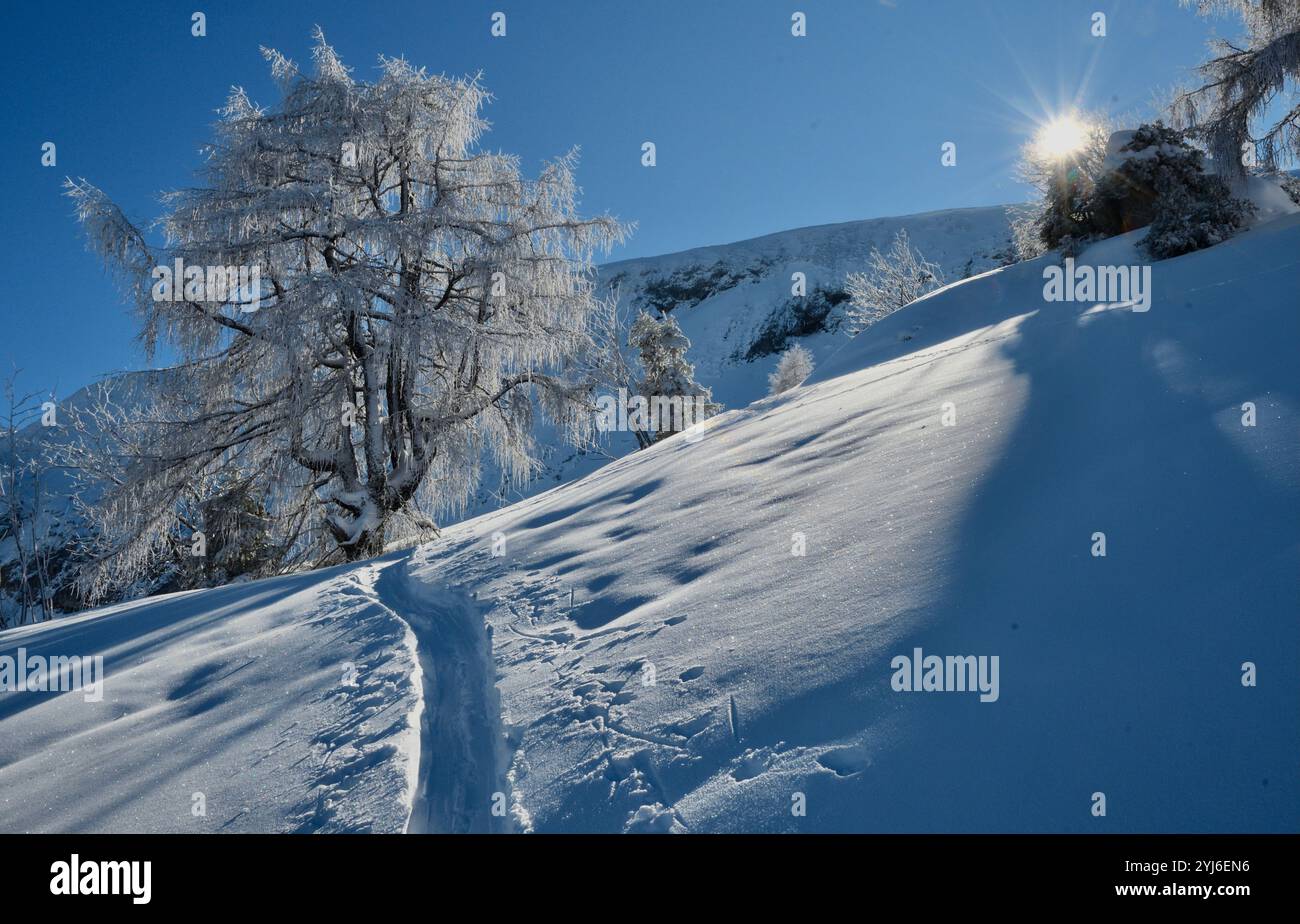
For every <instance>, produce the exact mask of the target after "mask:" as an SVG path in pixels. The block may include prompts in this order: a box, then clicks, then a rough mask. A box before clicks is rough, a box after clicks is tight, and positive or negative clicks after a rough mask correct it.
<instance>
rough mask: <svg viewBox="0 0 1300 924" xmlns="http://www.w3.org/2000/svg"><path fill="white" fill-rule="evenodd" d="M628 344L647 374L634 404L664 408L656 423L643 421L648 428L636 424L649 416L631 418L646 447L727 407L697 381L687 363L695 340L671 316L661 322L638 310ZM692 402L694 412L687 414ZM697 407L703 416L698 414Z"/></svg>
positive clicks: (635, 415) (656, 415) (639, 387)
mask: <svg viewBox="0 0 1300 924" xmlns="http://www.w3.org/2000/svg"><path fill="white" fill-rule="evenodd" d="M627 341H628V346H630V347H632V348H633V349H634V350H636V351H637V355H638V357H639V359H640V361H641V369H642V373H643V374H642V377H641V379H640V381H639V382H638V383H637V385H636V394H635V395H633V396H632V400H633V401H634V402H637V403H638V404H640V405H641V407H642V408H643V409H646V410H648V411H650V412H654V411H655V409H656V408H659V409H660V412H659V413H655V415H654V417H655V418H656V419H651V420H647V421H644V423H645V424H646V425H645V426H637V425H635V424H636V422H637V420H638V419H639V418H641V417H644V416H645V413H630V414H629V421H630V422H632V423H633V424H634V426H633V431H634V432H635V433H636V436H637V441H638V442H639V443H640V444H641V445H642V447H643V448H644V447H645V446H648V445H650V444H651V443H654V442H657V441H658V440H661V439H663V438H664V437H666V436H670V435H672V433H674V432H676V431H678V430H683V429H685V428H686V427H687V426H690V425H692V424H694V423H698V422H699V420H700V419H702V417H709V416H712V415H713V414H716V413H717V412H718V411H719V410H721V408H722V405H720V404H717V403H715V402H714V401H713V392H712V390H711V389H709V388H706V387H705V386H703V385H701V384H700V383H699V382H696V381H695V367H694V366H692V365H691V364H690V363H689V362H687V361H686V351H687V350H689V349H690V347H691V341H690V340H689V339H688V338H687V336H686V335H685V334H683V333H682V329H681V328H680V327H679V326H678V325H677V321H675V320H674V319H673V317H672V315H665V316H664V317H663V318H662V319H658V320H656V319H655V318H653V317H651V316H650V315H649V314H647V313H646V312H644V311H642V312H639V313H638V314H637V317H636V320H635V321H633V322H632V329H631V330H630V331H629V332H628V338H627ZM687 403H689V405H690V408H689V409H688V410H685V411H684V410H683V409H684V406H685V405H686V404H687ZM696 408H698V409H699V410H700V411H701V412H702V415H701V414H697V413H695V409H696ZM656 424H657V426H656Z"/></svg>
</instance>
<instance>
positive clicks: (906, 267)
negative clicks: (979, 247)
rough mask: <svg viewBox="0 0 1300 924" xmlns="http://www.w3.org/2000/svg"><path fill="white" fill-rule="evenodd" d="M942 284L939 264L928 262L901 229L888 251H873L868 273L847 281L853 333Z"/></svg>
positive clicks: (856, 274)
mask: <svg viewBox="0 0 1300 924" xmlns="http://www.w3.org/2000/svg"><path fill="white" fill-rule="evenodd" d="M943 284H944V279H943V271H942V270H940V269H939V266H938V264H936V263H930V262H929V261H927V260H926V259H925V257H924V256H923V255H922V254H921V252H920V251H919V250H917V249H916V248H915V247H913V246H912V245H911V242H910V241H909V240H908V237H907V232H906V231H904V230H901V229H900V230H899V232H898V233H897V234H895V235H894V241H893V243H892V244H890V246H889V250H888V252H886V253H881V252H880V250H879V249H878V248H875V247H873V248H871V255H870V256H869V257H868V258H867V269H866V271H865V272H858V273H850V274H849V275H848V276H846V277H845V279H844V289H845V291H846V292H848V293H849V306H848V309H847V311H846V314H847V315H848V318H849V322H850V331H851V333H853V334H857V333H859V332H860V331H862V330H864V329H866V328H867V327H869V326H871V325H872V324H874V323H875V322H877V321H879V320H880V319H881V318H883V317H886V316H887V315H890V314H893V313H894V312H895V311H897V310H898V309H899V308H902V307H903V306H904V305H908V304H911V303H912V302H914V301H916V300H917V299H918V298H920V297H921V296H922V295H924V294H925V293H927V292H930V291H932V290H934V289H937V288H939V287H940V286H942V285H943Z"/></svg>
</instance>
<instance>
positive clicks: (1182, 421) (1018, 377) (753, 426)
mask: <svg viewBox="0 0 1300 924" xmlns="http://www.w3.org/2000/svg"><path fill="white" fill-rule="evenodd" d="M1140 235H1141V232H1138V233H1137V234H1136V235H1129V236H1126V237H1125V238H1118V239H1114V240H1111V241H1107V242H1104V243H1102V244H1099V245H1097V246H1096V247H1094V248H1092V249H1091V250H1090V251H1088V252H1087V253H1085V254H1084V255H1083V257H1082V258H1081V262H1088V263H1104V264H1131V263H1137V262H1139V260H1138V258H1137V256H1136V253H1135V251H1134V240H1135V238H1136V237H1140ZM1045 265H1046V261H1045V260H1042V259H1040V260H1037V261H1032V262H1029V263H1024V264H1018V265H1015V266H1012V267H1008V268H1006V269H1001V270H995V271H992V272H989V273H987V274H984V275H982V276H979V277H977V278H974V279H970V280H967V281H965V282H962V283H959V284H956V285H952V286H950V287H948V288H946V289H944V290H942V291H940V292H937V293H934V294H932V295H930V296H928V297H927V298H925V299H923V300H921V301H919V302H917V303H915V304H913V305H912V306H909V307H908V308H906V309H904V310H903V311H900V312H898V313H897V314H895V315H894V316H892V317H890V318H888V319H886V320H884V321H882V322H880V323H879V324H878V325H876V326H875V327H873V328H872V329H871V330H869V331H868V332H867V333H865V334H864V335H862V336H860V337H859V338H857V339H854V340H852V341H844V342H842V343H841V344H840V348H839V349H838V350H836V351H834V355H833V356H832V355H830V353H829V352H828V353H827V354H825V355H824V356H823V357H822V360H823V361H822V365H821V368H820V369H819V370H818V371H817V372H816V373H815V374H814V377H813V379H812V380H811V381H810V382H809V383H808V384H806V385H805V386H803V387H801V388H799V389H796V390H794V391H792V392H789V393H786V394H784V395H782V396H780V397H779V398H775V399H770V398H769V399H763V400H760V401H758V402H756V403H754V404H751V405H749V406H747V407H743V408H740V409H736V410H732V411H729V412H727V413H726V414H724V415H721V416H720V417H717V418H714V419H712V420H710V421H709V423H708V425H707V428H706V431H705V433H704V434H703V438H702V439H699V440H698V441H695V442H692V441H690V440H687V439H686V438H685V437H684V436H682V435H678V436H675V437H673V438H671V439H668V440H666V441H664V442H662V443H660V444H658V445H657V446H655V447H653V448H652V449H650V450H647V451H644V452H639V453H635V454H633V455H630V456H627V457H624V458H621V459H619V460H617V461H615V462H612V463H610V464H609V465H607V466H605V467H604V468H602V469H601V470H599V471H597V472H595V473H594V474H592V475H590V476H588V477H586V478H584V479H583V480H581V481H579V482H576V483H572V484H566V485H563V486H561V487H558V488H556V489H554V490H551V491H549V492H547V493H545V494H541V495H538V496H536V497H533V498H530V499H528V500H525V501H523V502H522V503H519V504H517V505H515V506H513V507H511V508H508V509H506V510H503V511H499V512H496V513H492V514H489V515H486V516H482V517H479V518H477V519H474V520H471V521H468V522H465V523H461V524H458V525H456V526H455V527H452V528H451V529H449V530H447V531H446V533H445V534H444V538H443V539H442V540H441V541H439V542H437V543H434V544H430V545H426V546H423V547H420V548H417V549H414V550H410V551H406V552H400V553H394V554H393V555H390V556H388V557H386V558H384V559H380V560H378V561H376V562H369V563H364V564H362V565H358V566H354V567H351V568H342V569H335V570H333V571H330V572H321V573H315V574H307V575H299V576H295V577H290V578H279V579H273V580H269V581H261V582H256V583H250V584H245V585H240V586H234V587H228V588H222V589H219V590H213V591H207V592H201V593H192V594H184V595H175V596H173V597H169V598H162V599H155V600H147V601H141V602H139V603H135V604H130V605H127V606H122V607H115V608H111V609H108V610H103V611H97V612H94V613H90V614H86V615H84V616H81V617H77V618H75V619H72V620H66V621H60V622H58V623H55V624H52V625H45V626H41V627H36V628H24V629H19V630H11V631H9V632H5V633H0V655H3V654H12V653H13V651H14V649H16V648H17V647H18V646H19V645H25V646H26V647H27V648H29V649H32V648H37V647H39V648H41V649H42V650H46V651H57V652H58V653H66V654H77V653H83V654H84V653H103V654H104V655H105V662H106V672H107V680H106V694H105V697H104V701H103V702H102V703H100V704H85V703H83V701H82V698H81V697H80V696H79V695H77V694H63V695H41V694H0V830H5V831H10V830H354V829H366V830H399V829H401V828H402V827H403V826H404V825H405V824H406V821H407V815H408V813H410V814H413V815H414V817H413V818H411V820H410V827H411V829H412V830H499V829H517V830H535V831H623V830H626V831H668V830H687V831H838V830H852V831H859V830H873V831H875V830H880V831H931V830H952V831H968V830H969V831H1203V830H1208V831H1237V830H1241V831H1281V830H1294V829H1295V828H1296V826H1297V824H1300V768H1298V767H1297V765H1296V762H1295V753H1296V747H1297V744H1300V704H1298V703H1297V701H1296V698H1295V695H1294V694H1295V691H1296V690H1297V689H1298V688H1300V667H1298V664H1300V662H1298V661H1297V657H1296V656H1297V653H1298V652H1300V621H1298V620H1297V619H1296V618H1295V616H1296V612H1297V604H1298V603H1300V599H1297V597H1298V591H1300V587H1298V585H1297V582H1296V579H1295V578H1296V573H1297V568H1298V567H1300V471H1298V469H1297V453H1296V442H1297V426H1298V425H1300V414H1298V412H1300V394H1297V392H1298V391H1300V378H1298V377H1297V373H1296V370H1295V361H1294V357H1295V355H1296V349H1297V347H1300V329H1298V324H1300V321H1298V319H1297V317H1296V314H1297V312H1296V308H1297V303H1296V297H1295V293H1296V292H1297V291H1300V217H1297V216H1291V217H1285V218H1280V219H1276V220H1273V221H1271V222H1267V223H1265V224H1262V225H1261V226H1259V227H1257V228H1256V229H1254V230H1252V231H1250V232H1247V233H1244V234H1242V235H1240V236H1238V237H1236V238H1234V239H1233V240H1232V241H1230V242H1228V243H1226V244H1223V245H1220V246H1218V247H1214V248H1211V249H1210V250H1207V251H1203V252H1200V253H1195V254H1190V255H1187V256H1184V257H1180V258H1177V259H1174V260H1169V261H1164V262H1161V263H1158V264H1156V265H1155V266H1154V272H1153V287H1154V288H1153V303H1152V308H1151V310H1150V311H1149V312H1147V313H1134V312H1132V311H1129V310H1127V309H1122V308H1109V309H1108V308H1100V307H1095V306H1093V305H1091V304H1086V303H1045V302H1044V301H1043V298H1042V286H1043V278H1042V269H1043V267H1044V266H1045ZM764 371H766V370H764ZM1244 402H1253V403H1254V404H1255V406H1256V413H1257V422H1256V426H1254V427H1244V426H1242V423H1241V420H1242V413H1243V411H1242V407H1241V406H1242V404H1243V403H1244ZM947 403H950V404H951V410H952V412H953V413H955V415H956V420H955V425H953V426H944V425H943V420H942V417H943V413H944V405H945V404H947ZM1098 531H1101V532H1104V533H1105V535H1106V542H1107V554H1106V556H1105V557H1102V558H1099V557H1094V556H1093V555H1092V554H1091V549H1092V547H1093V545H1094V542H1095V540H1094V533H1096V532H1098ZM796 533H801V534H803V537H804V542H805V544H806V555H803V556H799V555H795V554H792V549H793V548H796V543H797V542H798V536H796V535H795V534H796ZM502 537H504V554H502V555H500V556H494V555H493V549H494V546H495V547H496V548H497V549H498V550H501V548H502V546H501V542H502ZM399 617H400V618H399ZM480 622H484V623H486V631H482V630H480V628H479V624H480ZM489 633H490V635H489ZM918 647H919V648H921V649H923V650H924V652H925V653H926V654H937V655H941V656H942V655H975V656H980V655H985V656H997V657H998V658H999V661H1000V689H999V696H998V698H997V700H996V701H995V702H981V701H980V698H979V696H978V694H975V693H969V692H966V693H959V692H942V693H941V692H929V693H916V692H895V691H894V690H893V689H892V688H891V676H892V675H893V673H894V671H893V669H892V667H891V661H892V659H893V658H894V657H895V656H898V655H910V654H911V653H912V652H913V650H914V649H915V648H918ZM413 650H414V651H415V653H414V654H413ZM489 651H490V652H491V655H492V659H493V666H494V668H495V673H496V678H495V679H496V684H495V689H491V688H489V687H488V684H487V682H486V681H487V680H488V679H489V674H490V673H491V671H490V670H489V668H488V664H487V660H486V658H487V654H488V652H489ZM1246 661H1250V662H1253V664H1254V665H1255V668H1256V670H1257V676H1258V685H1257V686H1254V687H1247V686H1243V684H1242V682H1241V677H1242V665H1243V662H1246ZM346 662H351V663H353V664H355V665H356V666H357V668H358V670H357V675H356V682H357V683H358V684H359V688H351V687H348V686H345V685H343V684H342V683H341V682H340V679H339V678H340V676H341V674H340V672H341V670H342V668H341V665H342V664H343V663H346ZM417 664H418V665H419V666H420V669H418V670H417ZM651 668H652V670H651ZM440 672H441V673H442V674H444V676H445V675H448V674H450V675H451V676H452V677H453V678H454V683H453V685H452V686H451V687H447V686H445V685H444V686H440V685H439V682H438V677H437V675H438V674H439V673H440ZM430 675H433V676H432V677H431V676H430ZM651 679H653V682H652V683H651V682H650V680H651ZM498 697H499V700H498ZM417 752H418V754H417ZM429 784H431V785H429ZM422 787H424V789H423V791H422ZM195 791H204V792H205V793H206V794H207V804H208V816H207V818H206V819H196V818H193V817H192V816H191V814H190V804H191V798H192V793H193V792H195ZM1099 792H1100V793H1104V794H1105V798H1106V808H1107V813H1106V815H1105V816H1104V817H1096V816H1094V815H1093V814H1092V808H1093V805H1094V796H1093V794H1094V793H1099ZM496 793H500V796H496ZM485 796H486V797H487V803H488V804H487V805H486V806H485V805H484V797H485ZM494 806H495V807H500V808H501V809H502V810H503V812H504V817H501V816H494V815H493V814H492V808H493V807H494ZM800 806H802V807H804V808H806V813H805V814H802V815H800V814H797V810H798V808H799V807H800ZM412 807H414V809H415V811H414V812H413V813H412V811H411V810H412Z"/></svg>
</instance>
